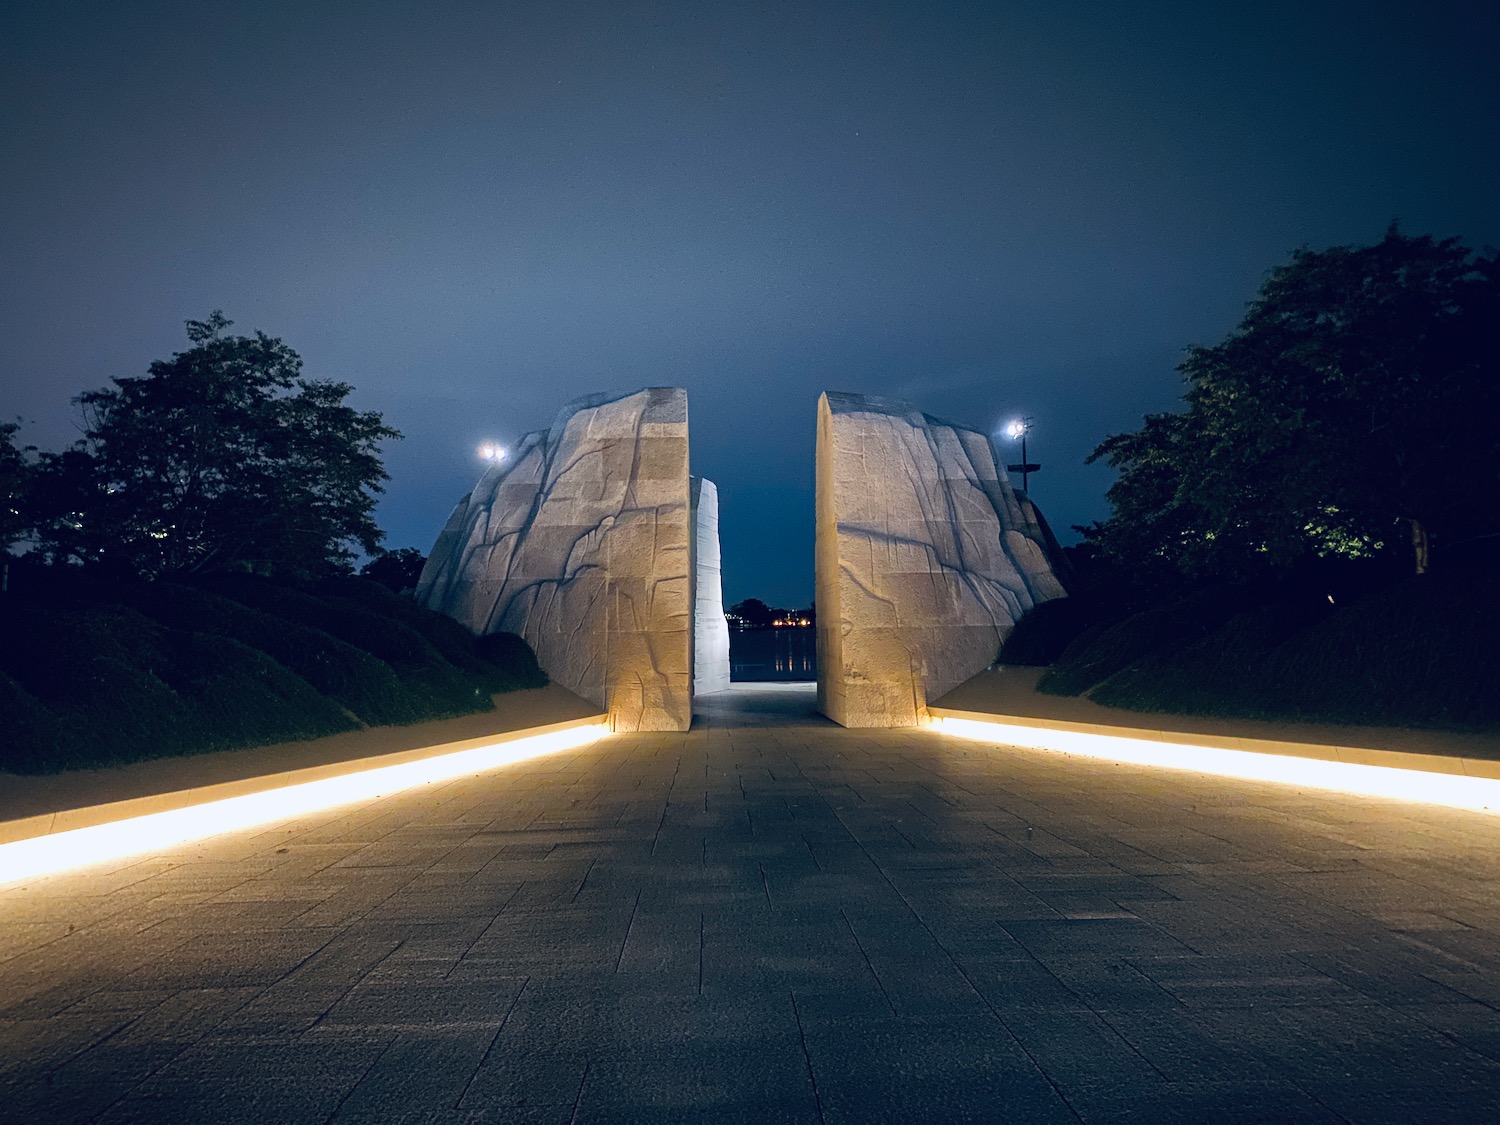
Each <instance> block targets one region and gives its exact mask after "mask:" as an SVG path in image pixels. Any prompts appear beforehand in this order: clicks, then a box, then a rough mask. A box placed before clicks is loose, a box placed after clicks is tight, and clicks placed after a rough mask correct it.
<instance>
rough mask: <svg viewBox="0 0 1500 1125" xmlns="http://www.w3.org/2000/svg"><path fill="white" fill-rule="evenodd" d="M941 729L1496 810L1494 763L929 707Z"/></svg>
mask: <svg viewBox="0 0 1500 1125" xmlns="http://www.w3.org/2000/svg"><path fill="white" fill-rule="evenodd" d="M929 713H930V714H931V716H932V722H931V725H932V727H933V729H935V730H936V731H938V732H939V733H941V734H946V735H952V736H955V737H958V738H969V739H975V740H977V741H981V742H996V743H1000V744H1002V745H1005V746H1014V747H1017V748H1023V749H1027V750H1048V751H1053V752H1056V753H1061V754H1077V755H1081V756H1083V757H1088V758H1100V759H1104V760H1106V761H1112V762H1126V763H1130V764H1132V765H1140V766H1153V767H1157V768H1161V769H1172V770H1187V771H1190V772H1194V773H1205V774H1213V775H1215V776H1218V777H1230V778H1239V779H1241V780H1246V781H1270V782H1279V783H1283V784H1288V785H1303V786H1310V787H1312V788H1316V789H1326V790H1329V791H1331V792H1337V793H1349V794H1357V795H1361V796H1366V797H1390V798H1394V799H1396V800H1401V801H1419V802H1422V803H1424V804H1434V805H1446V806H1448V807H1449V808H1456V809H1472V810H1474V811H1476V812H1488V813H1497V814H1500V762H1495V761H1486V760H1484V759H1479V758H1455V757H1447V756H1442V755H1436V754H1402V753H1396V752H1392V751H1386V750H1367V749H1360V748H1355V747H1335V746H1319V745H1314V744H1310V743H1287V742H1262V741H1259V740H1256V739H1252V738H1236V739H1225V738H1216V737H1214V736H1212V735H1206V734H1184V733H1177V732H1166V731H1160V732H1154V731H1146V730H1142V729H1139V728H1135V727H1106V726H1099V725H1096V724H1084V723H1070V722H1064V721H1056V720H1047V719H1037V718H1029V717H1016V716H998V715H990V714H985V713H982V712H975V711H959V710H953V709H948V708H941V707H934V708H931V709H930V711H929Z"/></svg>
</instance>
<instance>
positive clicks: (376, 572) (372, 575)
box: [359, 547, 427, 594]
mask: <svg viewBox="0 0 1500 1125" xmlns="http://www.w3.org/2000/svg"><path fill="white" fill-rule="evenodd" d="M426 565H427V556H426V555H424V554H422V552H421V551H419V550H417V549H416V548H415V547H397V548H396V549H395V550H394V551H386V550H378V551H376V552H375V557H374V558H372V559H371V560H370V561H369V562H367V563H365V565H364V566H362V567H360V568H359V573H360V574H361V575H363V576H364V577H366V578H369V579H371V580H373V581H375V582H379V583H380V584H381V585H382V586H385V587H386V588H387V589H390V590H392V591H394V592H395V593H398V594H399V593H402V592H403V591H405V590H412V589H415V588H416V585H417V580H418V579H419V578H421V577H422V568H423V567H424V566H426Z"/></svg>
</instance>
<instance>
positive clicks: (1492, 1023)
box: [0, 686, 1500, 1125]
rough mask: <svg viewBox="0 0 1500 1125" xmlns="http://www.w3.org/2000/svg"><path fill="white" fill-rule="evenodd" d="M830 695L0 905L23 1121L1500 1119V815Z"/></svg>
mask: <svg viewBox="0 0 1500 1125" xmlns="http://www.w3.org/2000/svg"><path fill="white" fill-rule="evenodd" d="M813 703H814V695H813V692H812V690H811V689H810V688H781V687H774V686H764V687H754V688H751V687H748V686H746V687H742V688H736V689H732V690H731V691H728V692H725V693H721V694H719V695H715V696H710V697H707V698H705V699H702V700H700V701H699V703H698V705H697V710H698V716H697V718H696V721H695V723H694V725H693V728H692V729H691V730H690V731H687V732H673V733H655V734H645V733H637V734H617V735H614V736H612V737H610V738H608V739H604V740H601V741H599V742H596V743H593V744H591V745H589V746H585V747H581V748H578V749H573V750H563V751H560V752H558V753H554V754H548V755H545V756H542V757H537V758H533V759H530V760H527V761H521V762H516V763H514V764H512V765H510V766H508V767H507V768H505V769H502V770H490V771H487V772H482V773H481V772H469V773H464V774H463V775H462V776H458V777H454V778H452V779H450V780H447V781H442V782H439V783H434V784H426V785H419V786H417V787H415V788H411V789H407V790H405V791H403V792H398V793H393V794H390V795H388V796H383V797H381V798H379V799H369V800H360V801H355V802H352V803H349V804H345V805H341V806H338V807H336V808H325V809H322V810H320V811H317V812H309V813H304V814H299V815H297V816H293V817H288V818H284V819H280V820H277V821H276V822H274V823H271V824H265V825H261V826H259V827H254V828H250V829H247V830H242V831H230V832H223V833H220V834H218V835H215V836H212V837H209V838H206V839H200V840H198V841H196V842H193V843H189V844H179V845H174V846H172V847H169V848H165V849H163V850H160V851H153V852H151V853H148V854H145V855H141V856H136V857H131V858H122V859H118V860H115V861H111V862H107V863H101V864H96V865H94V866H90V867H88V868H83V869H78V870H74V871H70V872H63V873H59V874H54V875H50V876H46V877H45V878H35V879H32V880H30V881H28V882H27V883H25V884H18V885H14V886H11V887H8V888H0V1094H3V1096H0V1122H5V1123H9V1122H18V1123H19V1122H28V1123H29V1122H47V1123H48V1125H52V1123H68V1122H98V1123H99V1125H124V1123H126V1122H137V1123H140V1122H153V1123H158V1122H166V1123H176V1122H192V1123H195V1125H196V1123H200V1122H206V1121H212V1122H215V1123H224V1125H239V1123H245V1125H249V1123H252V1122H253V1123H256V1125H264V1123H266V1122H276V1123H278V1125H283V1123H284V1125H303V1123H308V1125H313V1123H317V1125H376V1123H380V1125H389V1123H396V1122H407V1123H417V1122H422V1123H436V1122H455V1123H464V1125H479V1123H481V1122H515V1123H519V1122H526V1123H531V1125H537V1123H556V1125H567V1123H575V1122H576V1123H586V1122H639V1121H659V1122H667V1121H671V1122H679V1121H694V1122H701V1123H707V1122H714V1123H716V1125H717V1123H719V1122H736V1121H738V1122H756V1123H757V1125H758V1123H761V1122H806V1123H808V1125H813V1123H826V1122H866V1121H875V1120H892V1121H913V1122H922V1121H944V1122H946V1121H1017V1122H1022V1121H1024V1122H1027V1123H1028V1125H1031V1123H1038V1125H1052V1123H1065V1122H1066V1123H1073V1125H1077V1123H1078V1122H1084V1123H1087V1125H1092V1123H1094V1122H1101V1123H1106V1122H1107V1123H1114V1122H1140V1123H1143V1125H1144V1123H1148V1122H1149V1123H1151V1125H1157V1123H1161V1122H1201V1121H1215V1122H1219V1121H1223V1122H1230V1121H1241V1122H1245V1121H1275V1122H1326V1123H1348V1122H1369V1123H1374V1122H1391V1123H1398V1122H1399V1123H1401V1125H1408V1123H1410V1125H1418V1123H1421V1122H1429V1121H1431V1122H1439V1121H1494V1120H1500V818H1497V817H1494V816H1491V815H1488V814H1483V813H1478V812H1473V811H1469V810H1465V809H1455V808H1446V807H1442V806H1438V805H1430V804H1420V803H1415V802H1405V801H1393V800H1386V799H1374V798H1369V797H1361V796H1354V795H1349V794H1344V793H1336V792H1328V791H1324V790H1316V789H1311V788H1306V787H1293V786H1288V785H1283V784H1269V783H1266V782H1262V781H1256V780H1243V779H1227V778H1221V777H1212V776H1207V775H1204V774H1202V773H1199V772H1188V771H1184V770H1163V769H1157V768H1147V767H1143V766H1138V765H1134V764H1130V763H1120V762H1115V761H1105V760H1099V759H1095V758H1089V757H1085V756H1082V755H1076V754H1075V755H1072V756H1069V757H1063V756H1062V755H1060V754H1056V753H1040V752H1036V751H1032V750H1020V749H1014V748H1011V747H1007V746H1005V745H1001V744H996V743H993V742H987V741H978V740H973V739H968V738H959V737H953V736H951V735H948V734H939V733H938V732H937V731H935V730H930V729H920V728H916V729H907V730H877V731H859V730H846V729H843V728H840V727H837V726H835V725H834V724H832V723H829V722H827V721H826V720H822V719H820V718H818V717H817V716H815V715H813V714H812V713H811V712H812V708H813Z"/></svg>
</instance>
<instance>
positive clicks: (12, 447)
mask: <svg viewBox="0 0 1500 1125" xmlns="http://www.w3.org/2000/svg"><path fill="white" fill-rule="evenodd" d="M20 428H21V427H20V425H19V424H18V423H15V422H0V555H4V554H8V553H9V552H10V546H11V544H12V543H14V542H15V541H16V540H17V539H19V538H20V537H21V534H22V533H23V532H24V531H25V530H26V523H27V516H26V512H27V509H28V505H27V501H26V493H27V491H28V486H29V484H30V482H31V476H32V466H31V464H30V463H29V462H28V461H27V460H26V455H25V451H24V450H22V449H21V447H20V446H18V445H16V432H17V431H18V430H19V429H20Z"/></svg>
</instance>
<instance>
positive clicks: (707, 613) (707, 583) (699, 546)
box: [693, 477, 729, 695]
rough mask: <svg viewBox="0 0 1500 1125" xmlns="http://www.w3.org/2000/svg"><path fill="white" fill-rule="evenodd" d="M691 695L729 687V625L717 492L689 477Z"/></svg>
mask: <svg viewBox="0 0 1500 1125" xmlns="http://www.w3.org/2000/svg"><path fill="white" fill-rule="evenodd" d="M693 530H694V535H693V694H694V695H710V694H712V693H713V692H716V691H723V690H724V689H725V688H727V687H728V686H729V622H728V620H727V619H726V618H725V616H724V583H723V579H722V575H721V574H720V564H719V490H718V489H717V488H716V487H714V482H713V481H711V480H704V479H703V478H702V477H694V478H693Z"/></svg>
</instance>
